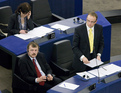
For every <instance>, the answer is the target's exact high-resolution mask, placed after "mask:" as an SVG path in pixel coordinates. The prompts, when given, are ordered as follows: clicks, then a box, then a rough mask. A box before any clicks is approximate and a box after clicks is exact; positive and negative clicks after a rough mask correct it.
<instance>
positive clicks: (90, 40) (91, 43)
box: [89, 28, 93, 53]
mask: <svg viewBox="0 0 121 93" xmlns="http://www.w3.org/2000/svg"><path fill="white" fill-rule="evenodd" d="M89 43H90V53H92V51H93V33H92V29H91V28H90V29H89Z"/></svg>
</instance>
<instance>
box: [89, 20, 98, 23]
mask: <svg viewBox="0 0 121 93" xmlns="http://www.w3.org/2000/svg"><path fill="white" fill-rule="evenodd" d="M87 22H90V23H95V22H96V21H90V20H88V19H87Z"/></svg>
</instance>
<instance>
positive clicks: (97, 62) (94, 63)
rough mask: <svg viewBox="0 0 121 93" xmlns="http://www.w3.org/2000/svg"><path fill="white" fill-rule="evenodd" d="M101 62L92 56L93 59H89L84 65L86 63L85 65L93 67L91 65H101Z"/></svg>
mask: <svg viewBox="0 0 121 93" xmlns="http://www.w3.org/2000/svg"><path fill="white" fill-rule="evenodd" d="M101 64H103V62H102V61H99V60H97V59H96V58H94V59H92V60H90V63H88V64H85V65H87V66H89V67H91V68H93V67H96V66H99V65H101Z"/></svg>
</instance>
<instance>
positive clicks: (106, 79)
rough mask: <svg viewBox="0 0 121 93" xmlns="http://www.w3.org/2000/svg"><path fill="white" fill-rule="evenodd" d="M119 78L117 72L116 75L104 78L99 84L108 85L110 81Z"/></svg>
mask: <svg viewBox="0 0 121 93" xmlns="http://www.w3.org/2000/svg"><path fill="white" fill-rule="evenodd" d="M119 78H121V72H119V73H117V74H114V75H112V76H109V77H107V78H104V79H103V80H101V82H103V83H109V82H112V81H114V80H117V79H119Z"/></svg>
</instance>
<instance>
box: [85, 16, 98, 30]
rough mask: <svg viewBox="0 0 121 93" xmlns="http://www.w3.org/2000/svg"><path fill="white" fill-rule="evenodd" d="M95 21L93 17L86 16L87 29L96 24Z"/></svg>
mask: <svg viewBox="0 0 121 93" xmlns="http://www.w3.org/2000/svg"><path fill="white" fill-rule="evenodd" d="M96 22H97V20H96V17H93V16H91V15H88V16H87V25H88V27H89V28H92V27H93V26H94V25H95V24H96Z"/></svg>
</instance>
